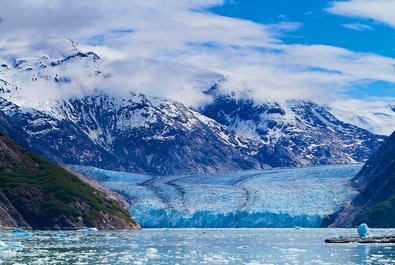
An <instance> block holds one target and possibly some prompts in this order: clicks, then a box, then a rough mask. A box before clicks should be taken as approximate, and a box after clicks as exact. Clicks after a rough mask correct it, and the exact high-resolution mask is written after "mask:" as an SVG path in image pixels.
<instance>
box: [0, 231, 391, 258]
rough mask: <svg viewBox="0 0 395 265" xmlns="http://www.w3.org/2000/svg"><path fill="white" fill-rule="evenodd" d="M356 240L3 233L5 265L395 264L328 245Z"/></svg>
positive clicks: (291, 234)
mask: <svg viewBox="0 0 395 265" xmlns="http://www.w3.org/2000/svg"><path fill="white" fill-rule="evenodd" d="M355 234H356V231H355V229H286V228H281V229H240V228H239V229H144V230H141V231H132V232H95V231H67V232H47V231H39V232H33V233H31V234H18V233H12V232H8V231H1V232H0V264H29V265H30V264H251V265H252V264H395V244H354V243H350V244H326V243H324V240H325V239H326V238H328V237H333V236H352V235H353V236H354V235H355ZM371 234H372V236H375V235H390V234H391V235H394V234H395V230H394V229H392V230H391V229H386V230H377V229H376V230H375V229H372V230H371Z"/></svg>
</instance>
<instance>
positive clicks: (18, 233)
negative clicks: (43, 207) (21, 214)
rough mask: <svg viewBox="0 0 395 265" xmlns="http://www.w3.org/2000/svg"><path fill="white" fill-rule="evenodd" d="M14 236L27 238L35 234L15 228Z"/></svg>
mask: <svg viewBox="0 0 395 265" xmlns="http://www.w3.org/2000/svg"><path fill="white" fill-rule="evenodd" d="M12 234H13V235H14V236H16V237H27V236H32V235H33V233H32V232H29V231H26V230H23V229H21V228H15V229H14V230H12Z"/></svg>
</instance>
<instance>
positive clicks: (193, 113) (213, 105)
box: [0, 43, 386, 175]
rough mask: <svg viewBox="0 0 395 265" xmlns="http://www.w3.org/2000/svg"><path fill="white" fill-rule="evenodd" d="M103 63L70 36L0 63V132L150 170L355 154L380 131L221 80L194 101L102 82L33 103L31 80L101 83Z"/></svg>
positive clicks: (90, 159)
mask: <svg viewBox="0 0 395 265" xmlns="http://www.w3.org/2000/svg"><path fill="white" fill-rule="evenodd" d="M102 67H104V66H103V65H102V60H101V58H100V57H99V56H98V55H97V54H95V53H93V52H83V51H81V50H79V48H78V47H77V46H76V45H75V44H73V43H72V45H71V48H70V49H69V50H68V52H67V53H63V54H60V55H56V56H55V55H46V56H41V57H39V58H33V59H12V61H11V62H4V63H2V64H1V65H0V94H1V95H0V96H1V99H0V111H1V112H2V113H3V115H4V116H5V117H6V118H7V124H9V125H10V126H8V127H11V128H13V130H3V131H4V132H5V133H8V134H9V135H10V136H12V137H13V138H14V139H15V140H16V141H18V142H19V143H20V144H22V145H23V146H25V147H26V148H28V149H29V150H32V151H35V152H37V153H39V154H41V155H43V156H45V157H47V158H49V159H50V160H52V161H55V162H57V163H64V164H75V165H86V166H95V167H100V168H104V169H109V170H124V171H129V172H137V173H147V174H152V175H174V174H189V173H202V172H226V171H235V170H236V171H237V170H245V169H261V168H270V167H290V166H291V167H301V166H311V165H327V164H346V163H357V162H363V161H365V160H366V159H367V158H368V157H369V156H370V155H371V154H372V153H373V152H374V151H376V149H377V147H378V146H379V144H380V143H381V142H382V141H383V140H384V139H386V137H385V136H381V135H375V134H373V133H370V132H369V131H367V130H365V129H362V128H359V127H357V126H354V125H351V124H348V123H345V122H342V121H341V120H339V119H337V118H336V117H335V116H333V115H332V114H331V113H330V111H329V109H328V108H325V107H323V106H320V105H319V104H316V103H314V102H312V101H305V100H288V101H284V102H257V101H254V100H253V99H251V98H240V97H238V96H237V95H235V94H233V93H227V92H224V91H222V90H221V88H220V86H219V84H218V83H214V84H212V86H211V87H208V88H207V89H206V90H205V92H204V93H206V95H207V96H208V97H210V98H211V101H209V102H208V103H206V104H204V105H202V106H200V107H196V108H190V107H187V106H185V105H183V104H182V103H180V102H177V101H175V100H171V99H164V98H158V97H153V96H148V95H144V94H139V93H134V92H130V93H128V94H126V95H121V94H116V93H110V92H109V91H106V90H105V89H99V88H97V89H94V90H90V91H88V92H86V91H85V92H86V93H84V92H81V94H79V95H68V96H65V97H64V98H59V97H55V98H54V99H52V100H43V101H39V102H34V103H32V102H30V97H31V95H32V94H33V93H34V92H35V89H38V91H45V89H47V90H48V94H51V93H55V94H56V91H53V90H56V89H58V90H60V91H67V90H68V89H69V88H70V89H72V88H73V87H75V86H78V85H80V84H79V83H78V78H75V73H74V72H73V71H70V69H77V71H78V74H83V75H84V76H85V77H86V79H88V80H90V79H92V80H94V83H95V84H101V82H102V83H103V84H104V83H106V82H107V80H109V79H111V78H112V74H111V73H108V72H107V71H106V70H105V69H104V70H103V69H102ZM92 82H93V81H92ZM82 91H84V89H83V88H82ZM44 93H45V92H44ZM3 123H4V121H2V120H0V128H3V127H4V128H5V124H3Z"/></svg>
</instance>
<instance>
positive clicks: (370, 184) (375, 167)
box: [333, 133, 395, 227]
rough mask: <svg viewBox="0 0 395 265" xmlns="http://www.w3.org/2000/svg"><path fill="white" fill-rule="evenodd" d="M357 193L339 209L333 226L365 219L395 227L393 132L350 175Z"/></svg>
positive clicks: (347, 224) (394, 143) (372, 222)
mask: <svg viewBox="0 0 395 265" xmlns="http://www.w3.org/2000/svg"><path fill="white" fill-rule="evenodd" d="M353 183H354V186H355V187H356V188H357V189H358V190H359V191H360V194H359V195H358V196H357V197H356V198H355V199H354V200H353V201H352V203H351V204H350V205H349V206H347V207H346V209H345V210H344V211H343V212H341V213H340V215H339V217H338V219H337V220H336V222H335V223H334V224H333V225H334V226H350V225H354V226H356V225H359V224H360V223H363V222H364V223H367V224H368V225H369V226H372V227H395V133H393V134H392V135H391V136H390V137H389V139H388V140H387V141H385V142H384V143H383V144H382V145H381V147H380V148H379V149H378V150H377V152H376V153H375V154H374V155H372V157H371V158H370V159H369V160H368V161H367V162H366V164H365V165H364V167H363V168H362V169H361V171H360V172H359V173H358V174H357V175H356V176H355V178H354V179H353Z"/></svg>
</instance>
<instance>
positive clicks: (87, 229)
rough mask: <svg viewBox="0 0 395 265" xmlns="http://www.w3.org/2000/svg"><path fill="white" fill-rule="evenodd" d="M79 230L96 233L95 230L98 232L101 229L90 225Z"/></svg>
mask: <svg viewBox="0 0 395 265" xmlns="http://www.w3.org/2000/svg"><path fill="white" fill-rule="evenodd" d="M77 231H78V232H82V233H94V232H98V231H99V230H98V229H97V228H95V227H89V228H81V229H78V230H77Z"/></svg>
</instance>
